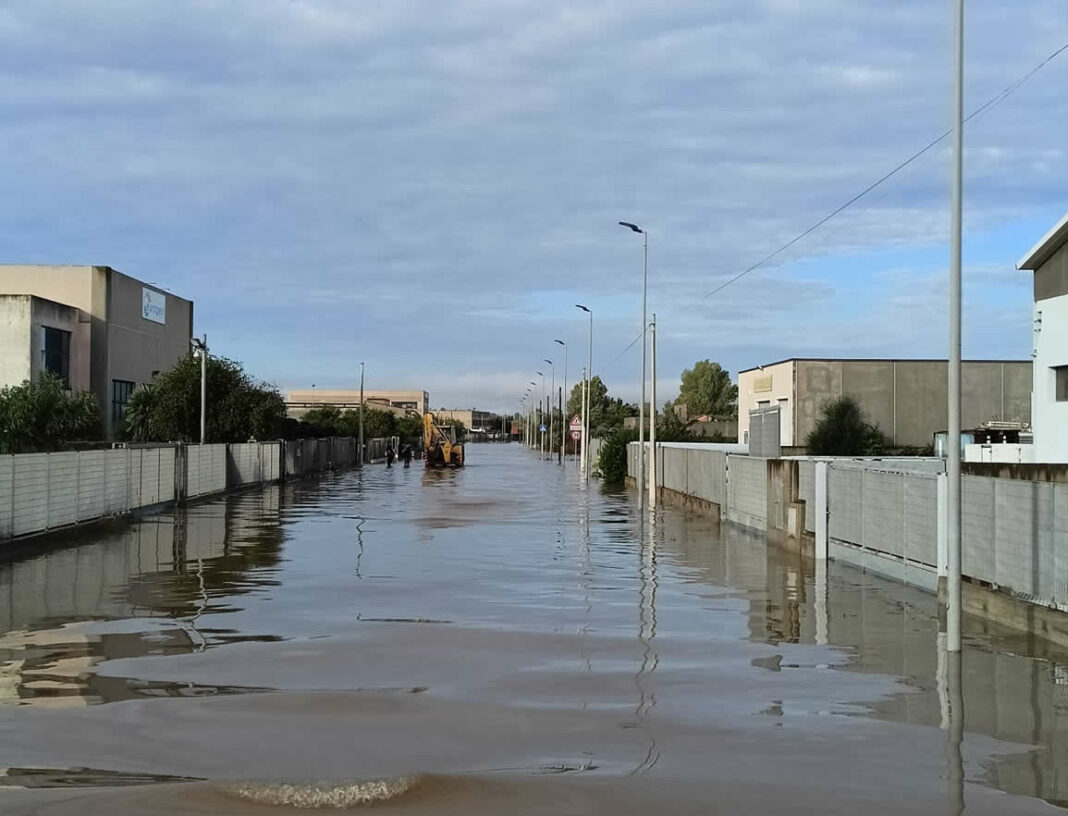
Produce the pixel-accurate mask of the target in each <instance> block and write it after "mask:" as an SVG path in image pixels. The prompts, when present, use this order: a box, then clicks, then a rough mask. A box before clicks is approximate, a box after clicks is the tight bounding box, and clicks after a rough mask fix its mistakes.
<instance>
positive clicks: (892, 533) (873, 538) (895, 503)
mask: <svg viewBox="0 0 1068 816" xmlns="http://www.w3.org/2000/svg"><path fill="white" fill-rule="evenodd" d="M861 479H862V480H863V481H862V484H861V492H862V494H863V496H864V500H863V504H862V505H861V539H860V541H859V542H858V543H860V544H863V545H864V546H865V547H870V548H872V549H875V550H880V551H881V552H885V553H890V554H891V555H895V556H897V557H898V558H904V557H905V475H904V474H903V473H883V472H880V471H871V470H865V471H863V472H862V474H861Z"/></svg>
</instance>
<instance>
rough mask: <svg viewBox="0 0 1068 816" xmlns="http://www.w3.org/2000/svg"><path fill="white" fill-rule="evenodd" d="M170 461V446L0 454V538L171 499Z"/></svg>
mask: <svg viewBox="0 0 1068 816" xmlns="http://www.w3.org/2000/svg"><path fill="white" fill-rule="evenodd" d="M174 463H175V455H174V449H173V448H147V449H118V450H106V451H70V452H64V453H32V454H20V455H17V456H0V537H3V538H13V537H17V536H22V535H28V534H30V533H36V532H42V531H45V530H52V529H55V528H59V527H66V526H69V525H72V524H78V523H81V522H85V521H91V520H93V519H98V518H102V517H104V516H109V515H115V514H117V513H125V512H129V511H130V510H135V509H137V508H140V507H147V506H151V505H155V504H160V503H163V502H167V501H171V500H173V498H174V478H175V475H174V474H175V464H174Z"/></svg>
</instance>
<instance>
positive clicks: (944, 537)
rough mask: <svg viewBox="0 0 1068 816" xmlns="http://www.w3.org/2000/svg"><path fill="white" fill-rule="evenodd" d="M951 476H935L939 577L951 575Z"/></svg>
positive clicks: (943, 474)
mask: <svg viewBox="0 0 1068 816" xmlns="http://www.w3.org/2000/svg"><path fill="white" fill-rule="evenodd" d="M948 479H949V476H948V475H947V474H945V473H939V474H938V475H937V476H935V480H936V485H937V492H936V495H937V505H936V511H935V514H936V516H937V525H936V527H937V533H936V534H937V537H938V577H939V578H945V577H946V576H948V575H949V533H948V528H949V481H948Z"/></svg>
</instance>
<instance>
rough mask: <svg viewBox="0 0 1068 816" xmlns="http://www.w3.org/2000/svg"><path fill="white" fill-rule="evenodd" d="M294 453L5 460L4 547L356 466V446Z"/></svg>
mask: <svg viewBox="0 0 1068 816" xmlns="http://www.w3.org/2000/svg"><path fill="white" fill-rule="evenodd" d="M373 441H375V442H382V443H383V444H384V442H385V440H373ZM297 451H301V452H302V455H297V454H296V452H297ZM286 453H287V456H286V458H285V460H283V450H282V443H280V442H249V443H245V444H235V445H188V446H178V447H174V446H166V447H155V448H152V447H146V448H116V449H112V450H95V451H69V452H62V453H33V454H19V455H15V456H0V540H3V539H10V538H16V537H19V536H25V535H31V534H35V533H41V532H46V531H49V530H54V529H58V528H62V527H67V526H70V525H74V524H79V523H82V522H86V521H92V520H95V519H99V518H103V517H105V516H111V515H116V514H120V513H127V512H130V511H132V510H137V509H139V508H144V507H152V506H155V505H160V504H166V503H171V502H175V501H181V500H183V499H194V498H198V497H203V496H208V495H212V494H216V493H222V492H224V491H226V490H227V489H228V488H233V487H242V486H245V485H249V484H262V483H266V482H273V481H277V480H279V479H281V478H283V476H284V475H285V474H286V473H288V474H289V475H294V476H300V475H304V474H305V473H311V472H315V471H316V470H321V469H323V468H325V467H345V466H350V465H353V464H355V462H356V440H354V439H350V438H334V439H309V440H294V441H292V442H288V443H286Z"/></svg>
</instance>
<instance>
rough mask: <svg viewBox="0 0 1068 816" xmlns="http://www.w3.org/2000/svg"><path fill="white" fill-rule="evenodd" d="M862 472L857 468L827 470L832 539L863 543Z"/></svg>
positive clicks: (831, 467) (834, 467)
mask: <svg viewBox="0 0 1068 816" xmlns="http://www.w3.org/2000/svg"><path fill="white" fill-rule="evenodd" d="M862 475H863V474H862V471H859V470H857V469H855V468H843V467H836V466H835V465H834V464H833V463H832V464H831V465H829V467H828V469H827V507H828V512H829V514H830V520H829V527H828V535H829V536H830V537H831V538H832V539H838V540H839V541H847V542H849V543H851V544H858V545H859V544H860V543H861V541H862V540H863V538H864V535H863V532H862V531H861V526H862V512H861V507H862V502H863V486H862Z"/></svg>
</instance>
